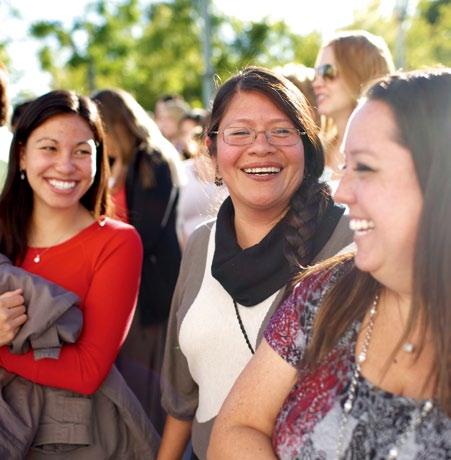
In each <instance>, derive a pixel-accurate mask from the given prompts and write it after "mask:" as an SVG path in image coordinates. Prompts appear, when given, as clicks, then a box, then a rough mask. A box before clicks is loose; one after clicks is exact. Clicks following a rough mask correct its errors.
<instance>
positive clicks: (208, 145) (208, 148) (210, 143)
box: [204, 136, 213, 155]
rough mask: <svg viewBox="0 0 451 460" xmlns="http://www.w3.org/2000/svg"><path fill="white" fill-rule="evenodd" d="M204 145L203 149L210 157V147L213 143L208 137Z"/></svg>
mask: <svg viewBox="0 0 451 460" xmlns="http://www.w3.org/2000/svg"><path fill="white" fill-rule="evenodd" d="M204 144H205V148H206V149H207V150H208V153H209V154H210V155H211V146H212V144H213V142H212V140H211V138H210V137H209V136H206V137H205V141H204Z"/></svg>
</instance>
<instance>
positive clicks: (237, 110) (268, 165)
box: [214, 91, 304, 219]
mask: <svg viewBox="0 0 451 460" xmlns="http://www.w3.org/2000/svg"><path fill="white" fill-rule="evenodd" d="M226 128H251V129H254V130H256V131H257V132H258V133H259V134H258V135H257V138H256V139H255V141H254V142H253V143H252V144H250V145H241V146H234V145H229V144H227V143H225V142H224V137H223V134H222V131H223V130H224V129H226ZM274 128H295V126H294V125H293V123H292V122H291V120H290V119H289V117H288V116H287V115H286V114H285V113H284V112H282V111H281V110H280V109H279V108H278V107H276V106H275V105H274V104H273V103H272V101H271V100H270V99H268V98H267V97H266V96H264V95H262V94H261V93H259V92H256V91H241V92H238V93H236V94H235V95H234V96H233V98H232V100H231V101H230V104H229V106H228V109H227V110H226V112H225V114H224V117H223V118H222V120H221V123H220V125H219V131H220V133H219V134H218V136H217V148H216V155H215V157H214V159H215V162H216V165H217V169H218V172H219V174H220V175H221V176H222V177H223V179H224V182H225V184H226V185H227V188H228V191H229V193H230V197H231V198H232V201H233V204H234V208H235V213H240V212H242V211H243V212H246V211H257V212H258V213H259V215H261V216H265V215H267V216H268V218H270V219H274V218H277V217H279V218H280V217H281V216H282V215H283V214H284V213H285V212H286V211H287V209H288V207H289V201H290V199H291V197H292V195H293V194H294V192H295V191H296V189H297V188H298V187H299V185H300V183H301V181H302V177H303V175H304V147H303V144H302V140H301V139H299V142H298V143H296V144H295V145H291V146H275V145H271V144H269V143H268V141H267V139H266V136H265V134H264V133H263V132H262V131H265V130H271V129H274Z"/></svg>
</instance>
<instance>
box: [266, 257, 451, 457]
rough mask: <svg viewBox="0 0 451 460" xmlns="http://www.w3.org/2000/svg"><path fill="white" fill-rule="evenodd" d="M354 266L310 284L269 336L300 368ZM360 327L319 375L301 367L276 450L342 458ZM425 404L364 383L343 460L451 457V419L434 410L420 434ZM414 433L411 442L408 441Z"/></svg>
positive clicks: (281, 418) (279, 315) (298, 291)
mask: <svg viewBox="0 0 451 460" xmlns="http://www.w3.org/2000/svg"><path fill="white" fill-rule="evenodd" d="M351 263H352V262H347V263H345V264H342V265H341V266H338V267H335V268H333V269H329V270H325V271H322V272H318V273H315V274H313V275H311V276H310V277H309V278H307V279H305V280H304V281H302V282H301V283H300V284H298V285H297V286H296V288H295V289H294V290H293V292H292V294H291V296H290V297H289V298H288V299H287V300H286V302H285V303H284V304H283V305H282V307H281V308H279V309H278V311H277V312H276V314H275V315H274V317H273V318H272V320H271V322H270V323H269V325H268V327H267V329H266V331H265V339H266V341H267V342H268V344H269V345H270V346H271V347H272V348H273V349H274V350H275V351H276V352H277V353H278V354H279V355H280V356H281V357H282V358H284V359H285V360H286V361H287V362H288V363H290V364H291V365H292V366H294V367H296V368H298V367H299V363H300V360H301V359H302V355H303V351H304V350H305V348H306V345H307V343H308V341H309V338H310V336H311V332H312V326H313V322H314V319H315V315H316V313H317V311H318V308H319V307H320V304H321V298H322V295H323V294H324V292H327V290H328V288H330V287H331V286H332V285H333V284H334V283H335V282H336V281H337V280H338V279H339V278H340V276H341V274H342V273H343V271H344V270H346V269H349V266H350V264H351ZM359 327H360V322H358V321H356V322H355V324H353V325H352V326H351V327H350V329H349V330H348V332H347V333H346V334H345V335H344V337H342V338H341V340H340V341H339V343H338V344H337V346H336V347H335V348H334V349H333V350H332V351H331V352H330V353H329V354H328V355H327V357H326V358H325V359H324V360H323V362H322V363H321V364H320V366H319V367H318V368H317V369H316V370H315V371H313V372H308V371H306V370H303V369H302V368H301V369H299V375H298V379H297V382H296V384H295V385H294V387H293V388H292V390H291V392H290V394H289V395H288V397H287V399H286V400H285V402H284V404H283V406H282V408H281V410H280V412H279V415H278V417H277V420H276V425H275V428H274V432H273V447H274V451H275V452H276V454H277V456H278V457H279V458H280V459H312V460H313V459H321V460H322V459H334V460H335V459H337V458H338V456H339V455H338V453H337V444H338V436H339V432H340V426H341V424H342V414H343V405H344V402H345V401H346V397H347V392H348V388H349V384H350V382H351V378H352V373H353V372H354V367H355V359H354V354H355V345H356V339H357V334H358V331H359ZM422 405H423V404H422V402H418V401H415V400H414V399H410V398H406V397H402V396H398V395H394V394H391V393H388V392H386V391H383V390H382V389H380V388H377V387H376V386H374V385H372V384H371V383H370V382H368V381H367V380H365V379H364V378H363V377H360V381H359V383H358V385H357V391H356V399H355V401H354V403H353V407H352V410H351V412H350V414H349V418H348V420H347V422H346V424H345V425H344V428H343V432H342V435H343V441H342V446H343V447H342V450H341V454H340V458H342V459H355V460H363V459H386V458H387V457H388V453H389V450H390V449H391V448H392V447H398V450H399V455H398V457H397V458H398V459H409V460H412V459H416V460H420V459H421V460H423V459H424V460H426V459H428V460H430V459H443V460H445V459H451V419H450V418H449V417H447V416H446V415H445V414H444V413H443V412H442V411H441V410H440V409H439V408H437V407H436V406H434V408H433V409H432V411H431V412H429V414H428V415H427V416H426V417H424V418H423V419H422V422H421V424H420V425H419V426H418V427H417V428H416V429H412V417H418V416H419V411H421V408H422ZM406 435H407V436H406Z"/></svg>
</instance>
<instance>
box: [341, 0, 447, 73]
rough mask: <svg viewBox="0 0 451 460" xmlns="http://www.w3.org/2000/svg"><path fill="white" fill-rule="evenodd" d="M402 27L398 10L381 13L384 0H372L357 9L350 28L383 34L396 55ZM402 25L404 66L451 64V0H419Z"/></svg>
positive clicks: (419, 66)
mask: <svg viewBox="0 0 451 460" xmlns="http://www.w3.org/2000/svg"><path fill="white" fill-rule="evenodd" d="M393 3H394V2H393ZM411 3H412V2H411ZM399 27H400V24H399V22H398V18H397V16H396V10H395V9H394V10H393V14H391V15H389V16H387V17H382V16H381V1H380V0H373V1H372V2H370V4H369V5H368V7H367V8H366V9H363V10H359V11H356V12H355V20H354V22H353V23H352V24H350V25H349V27H347V29H354V28H358V29H365V30H368V31H369V32H372V33H374V34H377V35H381V36H382V37H384V39H385V40H386V42H387V44H388V46H389V48H390V49H391V51H392V52H393V54H394V55H395V56H396V53H397V51H398V46H399V43H398V40H399V33H400V32H399ZM403 28H404V33H403V36H404V42H405V44H404V49H405V65H404V68H405V69H416V68H422V67H427V66H434V65H437V64H443V65H446V66H451V0H420V1H419V2H418V3H417V5H416V9H415V11H414V13H413V15H412V16H411V17H407V18H406V21H405V23H404V24H403Z"/></svg>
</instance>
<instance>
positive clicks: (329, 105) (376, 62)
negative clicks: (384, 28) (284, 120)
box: [313, 31, 394, 188]
mask: <svg viewBox="0 0 451 460" xmlns="http://www.w3.org/2000/svg"><path fill="white" fill-rule="evenodd" d="M393 69H394V66H393V61H392V57H391V54H390V51H389V49H388V47H387V44H386V43H385V41H384V39H383V38H382V37H378V36H375V35H372V34H370V33H368V32H365V31H346V32H339V33H337V34H336V35H335V36H334V37H333V38H332V39H331V40H329V41H327V42H326V43H325V44H324V45H323V46H322V48H321V49H320V51H319V54H318V57H317V59H316V67H315V79H314V82H313V89H314V92H315V96H316V102H317V109H318V113H319V114H320V115H321V138H322V141H323V144H324V150H325V155H326V172H325V177H324V178H325V179H326V180H328V181H330V180H333V179H336V177H335V174H334V173H337V172H338V170H339V168H340V166H341V165H342V163H343V158H342V157H341V155H340V152H339V147H340V144H341V142H342V140H343V134H344V130H345V127H346V123H347V122H348V118H349V116H350V115H351V112H352V111H353V110H354V108H355V106H356V104H357V99H358V98H359V96H360V94H361V92H362V90H363V89H364V87H365V86H366V85H368V83H370V82H371V81H372V80H374V79H375V78H378V77H382V76H383V75H385V74H387V73H389V72H391V71H393ZM335 184H336V182H335V183H331V184H330V185H331V186H332V188H334V185H335Z"/></svg>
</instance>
